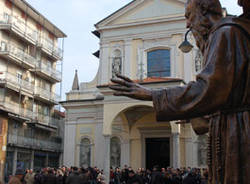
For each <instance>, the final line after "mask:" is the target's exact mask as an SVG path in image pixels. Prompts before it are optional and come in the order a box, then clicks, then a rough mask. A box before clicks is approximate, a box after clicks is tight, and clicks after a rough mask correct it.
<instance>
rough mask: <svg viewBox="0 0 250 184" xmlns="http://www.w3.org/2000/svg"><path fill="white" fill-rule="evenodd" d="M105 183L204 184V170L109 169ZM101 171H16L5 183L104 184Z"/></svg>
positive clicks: (205, 173)
mask: <svg viewBox="0 0 250 184" xmlns="http://www.w3.org/2000/svg"><path fill="white" fill-rule="evenodd" d="M109 177H110V178H109V179H110V182H109V184H207V179H208V171H207V169H206V168H203V169H199V168H190V167H188V168H180V169H174V168H171V167H168V168H159V167H158V166H154V168H153V169H152V170H149V169H144V168H139V169H137V170H133V169H132V168H131V167H127V166H126V165H125V166H124V168H122V169H120V168H119V167H117V168H114V169H113V168H110V176H109ZM106 181H107V177H106V176H105V175H104V173H103V170H100V169H98V168H97V167H93V168H92V167H89V168H87V169H86V168H77V167H71V168H67V167H61V168H58V169H55V168H44V169H42V170H36V171H35V172H33V170H32V169H30V170H26V172H25V173H24V172H23V171H22V170H20V169H17V171H16V174H15V176H11V177H10V179H9V181H8V184H107V182H106Z"/></svg>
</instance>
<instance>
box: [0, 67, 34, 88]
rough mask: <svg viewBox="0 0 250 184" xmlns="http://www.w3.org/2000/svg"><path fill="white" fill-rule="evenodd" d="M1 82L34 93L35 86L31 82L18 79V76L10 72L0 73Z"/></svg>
mask: <svg viewBox="0 0 250 184" xmlns="http://www.w3.org/2000/svg"><path fill="white" fill-rule="evenodd" d="M0 82H5V83H11V84H12V85H14V86H15V87H19V88H22V89H26V90H28V91H29V92H33V91H34V85H33V84H31V83H30V82H29V81H26V80H23V79H20V78H18V77H17V76H16V75H14V74H11V73H9V72H1V71H0Z"/></svg>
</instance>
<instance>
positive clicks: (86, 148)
mask: <svg viewBox="0 0 250 184" xmlns="http://www.w3.org/2000/svg"><path fill="white" fill-rule="evenodd" d="M90 158H91V144H90V140H89V139H88V138H83V139H82V140H81V143H80V167H84V168H87V167H89V166H90Z"/></svg>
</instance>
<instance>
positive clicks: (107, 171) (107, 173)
mask: <svg viewBox="0 0 250 184" xmlns="http://www.w3.org/2000/svg"><path fill="white" fill-rule="evenodd" d="M104 145H105V146H104V149H105V150H104V162H103V164H104V166H103V168H104V175H105V177H106V183H109V177H110V135H104Z"/></svg>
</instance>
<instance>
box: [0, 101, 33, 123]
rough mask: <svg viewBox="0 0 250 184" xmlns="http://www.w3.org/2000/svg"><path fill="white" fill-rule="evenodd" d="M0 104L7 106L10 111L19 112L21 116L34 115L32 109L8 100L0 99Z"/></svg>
mask: <svg viewBox="0 0 250 184" xmlns="http://www.w3.org/2000/svg"><path fill="white" fill-rule="evenodd" d="M0 104H1V106H3V107H4V108H5V110H8V111H9V112H11V113H13V114H17V115H19V116H21V117H24V118H29V119H32V118H33V116H34V114H33V112H32V111H31V110H29V109H25V108H22V107H21V106H20V105H18V104H14V103H11V102H8V101H0Z"/></svg>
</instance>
